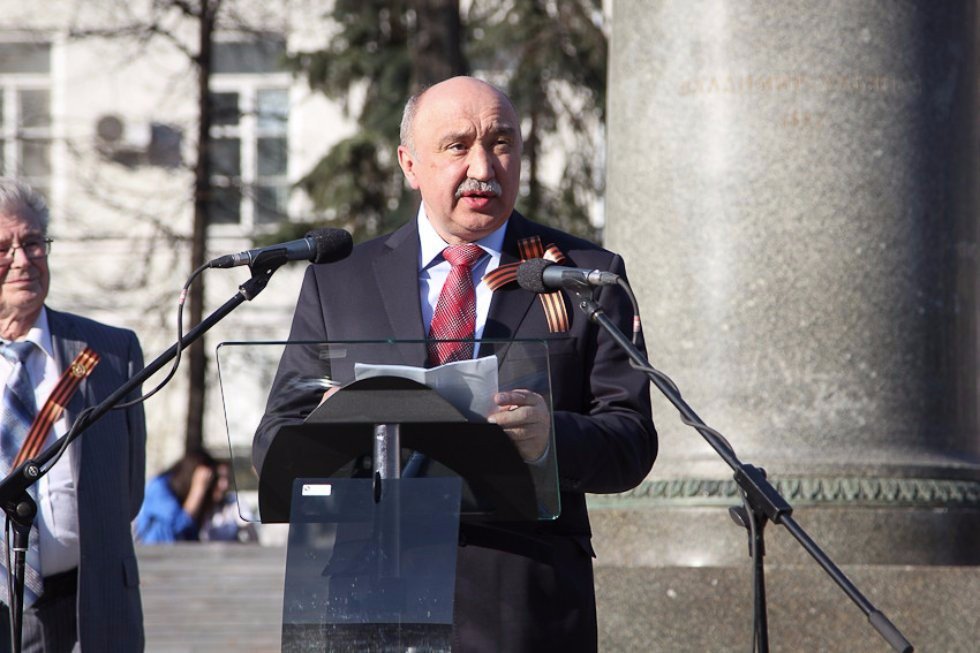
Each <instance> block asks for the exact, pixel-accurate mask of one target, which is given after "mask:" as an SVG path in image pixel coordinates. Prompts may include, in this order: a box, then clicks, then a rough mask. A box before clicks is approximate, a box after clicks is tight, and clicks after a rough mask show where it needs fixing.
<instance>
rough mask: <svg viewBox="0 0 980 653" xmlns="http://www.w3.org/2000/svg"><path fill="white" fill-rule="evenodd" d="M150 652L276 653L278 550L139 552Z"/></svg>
mask: <svg viewBox="0 0 980 653" xmlns="http://www.w3.org/2000/svg"><path fill="white" fill-rule="evenodd" d="M136 554H137V557H138V558H139V565H140V581H141V589H142V597H143V621H144V628H145V630H146V650H147V652H148V653H198V652H201V653H203V652H204V651H208V652H213V651H235V652H236V653H273V652H276V651H279V642H280V628H281V627H282V593H283V578H284V570H285V564H286V550H285V548H283V547H267V546H257V545H248V544H227V543H193V544H191V543H186V544H176V545H173V546H143V547H138V548H137V552H136Z"/></svg>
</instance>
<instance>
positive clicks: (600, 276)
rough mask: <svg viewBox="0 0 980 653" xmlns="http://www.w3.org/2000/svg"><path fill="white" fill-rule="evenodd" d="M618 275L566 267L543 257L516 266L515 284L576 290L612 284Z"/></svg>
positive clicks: (537, 289)
mask: <svg viewBox="0 0 980 653" xmlns="http://www.w3.org/2000/svg"><path fill="white" fill-rule="evenodd" d="M618 282H619V275H618V274H615V273H613V272H604V271H602V270H589V269H588V268H566V267H565V266H562V265H556V264H555V263H552V262H551V261H547V260H545V259H543V258H532V259H528V260H527V261H524V262H523V263H521V264H520V265H519V266H517V284H518V285H519V286H520V287H521V288H523V289H524V290H530V291H531V292H535V293H545V292H550V291H552V290H559V289H562V288H565V289H568V290H578V289H582V288H588V287H591V286H613V285H615V284H616V283H618Z"/></svg>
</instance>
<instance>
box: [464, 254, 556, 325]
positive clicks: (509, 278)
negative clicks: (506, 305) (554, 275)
mask: <svg viewBox="0 0 980 653" xmlns="http://www.w3.org/2000/svg"><path fill="white" fill-rule="evenodd" d="M517 248H518V250H519V251H520V254H521V261H520V262H519V263H507V264H505V265H501V266H498V267H497V268H496V269H495V270H493V271H492V272H488V273H487V274H486V275H485V276H484V277H483V282H484V283H486V284H487V287H488V288H490V290H491V291H496V290H498V289H499V288H503V287H504V286H506V285H507V284H510V283H513V282H515V281H517V268H518V267H519V266H520V265H521V263H523V262H524V261H527V260H529V259H532V258H543V259H546V260H548V261H551V262H553V263H564V262H565V255H564V254H562V253H561V250H560V249H558V248H557V247H556V246H554V245H548V247H544V246H542V245H541V238H540V237H538V236H531V237H530V238H522V239H521V240H519V241H518V242H517ZM538 297H539V298H540V299H541V306H542V307H543V308H544V315H545V318H547V320H548V330H549V331H551V333H565V332H566V331H568V309H567V308H566V307H565V297H564V296H563V295H562V294H561V293H560V292H558V291H555V292H550V293H542V294H540V295H538Z"/></svg>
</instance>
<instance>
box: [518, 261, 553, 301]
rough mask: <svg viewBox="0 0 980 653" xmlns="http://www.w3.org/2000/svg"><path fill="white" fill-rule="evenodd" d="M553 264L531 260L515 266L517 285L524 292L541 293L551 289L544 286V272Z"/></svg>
mask: <svg viewBox="0 0 980 653" xmlns="http://www.w3.org/2000/svg"><path fill="white" fill-rule="evenodd" d="M552 265H554V263H552V262H551V261H547V260H545V259H543V258H532V259H528V260H526V261H524V262H523V263H521V264H520V265H518V266H517V285H519V286H520V287H521V288H523V289H524V290H530V291H531V292H536V293H542V292H548V291H550V290H551V289H550V288H548V287H547V286H545V285H544V278H543V275H544V271H545V268H549V267H551V266H552Z"/></svg>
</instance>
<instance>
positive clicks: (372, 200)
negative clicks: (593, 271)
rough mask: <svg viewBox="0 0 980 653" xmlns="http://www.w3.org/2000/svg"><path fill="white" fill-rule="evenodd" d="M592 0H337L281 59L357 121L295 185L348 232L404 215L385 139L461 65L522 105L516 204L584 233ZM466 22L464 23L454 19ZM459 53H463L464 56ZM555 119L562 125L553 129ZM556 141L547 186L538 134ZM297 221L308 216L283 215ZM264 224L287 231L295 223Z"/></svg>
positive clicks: (602, 71)
mask: <svg viewBox="0 0 980 653" xmlns="http://www.w3.org/2000/svg"><path fill="white" fill-rule="evenodd" d="M601 5H602V3H601V0H562V2H555V1H554V0H507V1H505V2H500V0H472V2H471V3H470V6H469V9H468V11H467V12H466V15H465V16H461V14H460V7H459V1H458V0H399V1H391V0H337V2H336V4H335V5H334V9H333V12H332V14H331V18H332V19H333V20H334V21H335V22H336V23H337V25H338V26H339V30H338V34H337V36H336V37H335V38H334V40H333V41H332V42H331V43H330V44H329V45H328V47H327V48H325V49H323V50H320V51H317V52H308V53H302V54H299V55H297V56H295V57H294V58H293V60H292V63H293V66H294V68H295V70H297V72H299V73H301V74H303V75H305V77H306V78H307V80H308V81H309V83H310V85H311V86H312V87H313V88H315V89H319V90H321V91H322V92H323V93H324V94H325V95H327V96H328V97H330V98H332V99H335V100H339V101H341V102H343V103H344V105H345V107H346V108H347V110H348V111H349V112H350V115H354V116H355V119H356V122H357V125H358V132H357V133H356V134H354V135H353V136H351V137H349V138H347V139H344V140H343V141H341V142H339V143H337V144H336V145H335V146H334V147H333V148H332V149H331V151H330V152H328V153H327V155H326V156H325V157H324V158H323V159H322V160H321V161H320V162H319V163H318V164H317V165H316V166H315V167H314V169H313V170H311V171H310V172H309V173H308V174H307V175H306V176H305V177H304V178H303V179H301V180H300V182H299V184H298V185H299V186H300V187H301V188H302V189H303V190H305V191H306V192H307V194H309V196H310V197H311V198H312V200H313V202H314V205H315V207H316V208H317V210H319V211H321V212H323V213H324V214H326V216H327V217H328V219H329V221H330V224H332V225H335V226H337V225H339V226H344V227H346V228H348V229H350V230H351V231H352V232H353V233H354V235H355V238H356V239H358V240H362V239H364V238H366V237H370V236H374V235H377V234H379V233H383V232H385V231H389V230H390V229H392V228H393V227H395V226H397V225H400V224H402V223H404V222H405V221H406V220H408V219H410V218H411V217H412V216H413V215H414V214H415V212H416V210H417V198H416V197H415V195H414V193H411V192H409V191H408V189H407V188H406V186H405V184H404V182H403V180H402V175H401V171H400V170H399V168H398V161H397V157H396V148H397V146H398V138H399V137H398V131H399V123H400V121H401V110H402V107H403V105H404V102H405V99H406V98H407V97H408V96H409V95H411V94H412V93H414V92H415V91H417V90H418V89H420V88H422V87H423V86H427V85H430V84H433V83H435V82H438V81H441V80H443V79H446V78H448V77H452V76H454V75H459V74H466V73H468V72H469V66H468V64H470V65H471V66H472V69H473V70H475V71H476V72H477V74H479V75H481V76H484V77H486V78H488V79H489V80H490V81H492V82H494V83H496V84H498V85H500V86H501V87H503V88H504V89H505V90H506V91H507V93H508V94H509V95H510V97H511V98H512V99H513V100H514V103H515V105H516V106H517V108H518V111H519V112H520V113H521V114H522V115H523V116H524V118H525V124H524V125H523V130H524V137H525V146H524V158H525V161H524V165H525V175H526V182H527V183H526V184H525V185H524V187H523V189H522V193H521V195H522V196H521V198H520V199H519V206H520V208H521V209H522V211H524V212H526V213H527V214H528V215H529V216H531V217H534V218H535V219H537V220H540V221H542V222H546V223H550V224H552V225H555V226H558V227H560V228H563V229H565V230H567V231H571V232H575V233H578V234H581V235H584V236H586V237H592V238H595V237H596V236H597V235H598V234H597V231H596V230H595V229H594V228H593V227H592V225H591V223H590V221H589V214H590V211H589V208H588V204H589V202H591V201H592V200H593V198H595V197H599V196H601V194H602V185H601V184H602V180H601V170H600V169H599V166H597V163H598V159H597V154H596V153H597V152H601V150H602V147H601V132H602V127H603V126H604V119H605V86H606V36H605V34H604V32H603V27H604V26H603V15H602V6H601ZM464 24H465V28H464ZM464 53H465V56H464ZM559 130H561V132H560V135H559ZM549 140H550V141H551V142H553V143H558V144H559V147H561V149H563V150H565V157H564V159H565V167H564V170H563V174H562V175H561V181H560V183H559V185H558V186H557V187H556V188H548V187H546V185H545V184H544V183H543V182H542V180H541V167H542V163H541V159H542V155H543V151H544V147H545V144H546V143H547V142H548V141H549ZM292 228H293V229H294V230H300V231H305V230H306V229H308V228H309V225H294V226H293V227H292ZM284 231H286V232H285V233H284V232H280V233H278V234H274V235H272V236H271V238H286V237H290V236H292V235H294V234H291V233H288V227H287V229H286V230H284Z"/></svg>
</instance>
